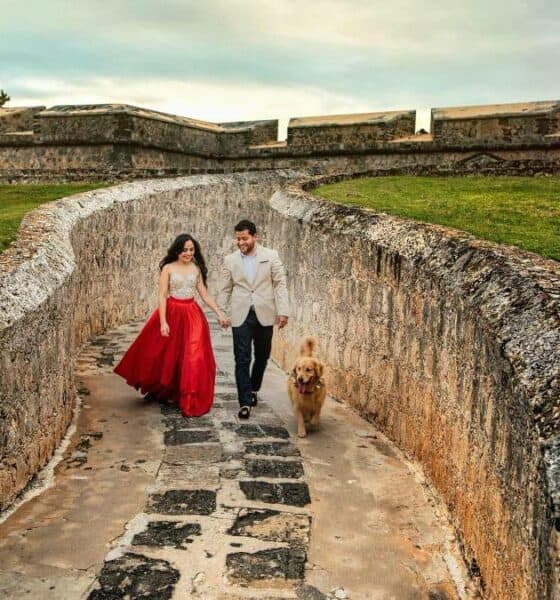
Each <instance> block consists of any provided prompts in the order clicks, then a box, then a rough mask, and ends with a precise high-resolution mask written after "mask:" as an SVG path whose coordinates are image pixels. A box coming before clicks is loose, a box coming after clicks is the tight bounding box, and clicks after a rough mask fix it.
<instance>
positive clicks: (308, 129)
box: [288, 111, 416, 153]
mask: <svg viewBox="0 0 560 600" xmlns="http://www.w3.org/2000/svg"><path fill="white" fill-rule="evenodd" d="M415 121H416V112H415V111H394V112H386V113H365V114H357V115H332V116H330V117H329V116H326V117H305V118H300V119H290V122H289V124H288V146H293V147H294V148H297V149H298V150H301V149H302V148H307V149H308V150H310V151H312V152H316V153H317V152H318V153H322V152H325V151H332V150H346V149H349V148H351V149H354V150H357V149H361V150H365V149H367V148H371V147H372V146H375V145H376V144H377V143H379V142H388V141H391V140H395V139H398V138H402V137H406V136H413V135H414V127H415Z"/></svg>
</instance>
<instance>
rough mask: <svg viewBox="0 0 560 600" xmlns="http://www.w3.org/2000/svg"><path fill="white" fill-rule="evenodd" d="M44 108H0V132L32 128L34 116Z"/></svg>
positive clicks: (29, 129)
mask: <svg viewBox="0 0 560 600" xmlns="http://www.w3.org/2000/svg"><path fill="white" fill-rule="evenodd" d="M42 110H45V107H44V106H30V107H26V106H22V107H15V106H14V107H9V108H8V107H1V108H0V134H3V133H13V132H20V131H31V129H33V118H34V116H35V115H36V114H37V113H39V112H41V111H42Z"/></svg>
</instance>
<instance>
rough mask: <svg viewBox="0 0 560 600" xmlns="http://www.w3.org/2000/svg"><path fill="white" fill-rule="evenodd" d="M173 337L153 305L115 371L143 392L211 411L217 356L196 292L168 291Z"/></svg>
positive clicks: (191, 411)
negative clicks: (184, 296) (173, 293)
mask: <svg viewBox="0 0 560 600" xmlns="http://www.w3.org/2000/svg"><path fill="white" fill-rule="evenodd" d="M166 317H167V322H168V324H169V330H170V333H169V337H164V336H162V335H161V333H160V321H159V311H158V310H155V311H154V312H153V314H152V315H151V317H150V318H149V319H148V322H147V323H146V324H145V325H144V327H143V329H142V331H141V332H140V333H139V335H138V337H137V338H136V339H135V340H134V342H133V343H132V345H131V346H130V348H129V349H128V350H127V351H126V354H125V355H124V356H123V357H122V359H121V361H120V363H119V364H118V365H117V366H116V367H115V373H117V374H118V375H120V376H121V377H123V378H124V379H125V380H126V382H127V383H128V384H129V385H131V386H132V387H134V388H136V389H137V390H140V391H141V392H142V393H143V394H147V393H151V394H153V395H154V396H156V397H157V398H159V399H162V400H163V399H165V400H171V401H173V402H175V403H176V404H177V405H178V406H179V407H180V409H181V411H182V412H183V414H184V415H185V416H187V417H199V416H200V415H203V414H205V413H207V412H208V411H209V410H210V408H211V407H212V403H213V401H214V381H215V376H216V362H215V360H214V353H213V351H212V344H211V342H210V329H209V327H208V321H207V320H206V317H205V315H204V313H203V312H202V310H201V308H200V306H198V304H197V303H196V302H195V301H194V299H193V298H189V299H188V300H180V299H179V298H173V297H169V298H168V299H167V310H166Z"/></svg>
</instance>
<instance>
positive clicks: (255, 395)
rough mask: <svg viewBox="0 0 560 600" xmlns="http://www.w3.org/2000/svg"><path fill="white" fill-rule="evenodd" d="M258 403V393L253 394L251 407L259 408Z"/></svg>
mask: <svg viewBox="0 0 560 600" xmlns="http://www.w3.org/2000/svg"><path fill="white" fill-rule="evenodd" d="M258 402H259V399H258V397H257V392H251V406H257V404H258Z"/></svg>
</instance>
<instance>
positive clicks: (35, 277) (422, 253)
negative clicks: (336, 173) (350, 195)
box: [0, 171, 560, 600]
mask: <svg viewBox="0 0 560 600" xmlns="http://www.w3.org/2000/svg"><path fill="white" fill-rule="evenodd" d="M300 177H301V176H299V175H297V174H296V173H289V172H281V171H277V172H275V173H272V172H269V173H262V174H237V175H223V176H201V177H191V178H184V179H173V180H159V181H151V182H138V183H134V184H127V185H123V186H119V187H116V188H110V189H108V190H97V191H94V192H88V193H85V194H81V195H79V196H77V197H75V198H74V199H66V200H61V201H58V202H56V203H53V204H50V205H45V206H44V207H41V208H39V209H37V210H36V211H34V212H33V213H31V214H30V215H28V217H27V218H26V220H25V222H24V224H23V228H22V231H21V233H20V237H19V238H18V241H17V243H16V244H15V245H14V246H13V247H12V248H11V249H10V250H9V251H8V252H7V253H4V254H2V255H0V350H1V351H0V356H1V357H2V358H1V360H2V364H1V370H2V378H1V379H0V411H1V413H2V419H1V421H0V448H1V459H0V464H1V469H0V499H1V503H2V506H3V507H5V506H7V505H8V504H9V503H10V502H12V501H13V499H14V497H15V495H16V494H17V493H18V492H19V491H21V489H22V488H23V486H24V485H25V484H26V482H27V481H28V480H29V478H30V477H32V476H33V474H34V473H35V472H36V471H37V470H38V469H39V468H40V467H41V466H42V465H43V464H44V462H45V461H46V460H47V459H48V457H49V456H50V454H51V453H52V450H53V448H54V447H55V445H56V444H57V443H58V442H59V440H60V437H61V436H62V435H63V432H64V429H65V427H66V425H67V423H68V420H69V418H70V410H71V406H72V402H73V399H74V382H73V365H72V357H73V356H74V355H75V353H76V350H77V348H78V347H79V345H80V344H81V343H82V342H83V341H84V340H85V339H87V338H88V337H89V336H91V335H93V334H95V333H98V332H101V331H104V330H105V329H107V328H110V327H112V326H114V325H117V324H119V323H122V322H124V321H127V320H129V319H132V318H136V317H140V316H144V315H146V314H147V313H148V312H149V311H150V309H152V308H153V307H154V306H155V291H156V281H157V273H156V272H155V271H156V269H155V265H157V263H158V261H159V259H160V258H161V256H162V255H163V253H164V251H165V249H166V247H167V245H168V244H169V242H170V241H171V240H172V239H173V238H174V236H175V235H176V234H177V233H179V232H180V231H182V230H184V229H185V228H186V227H188V229H189V230H190V231H192V233H193V234H194V235H195V236H196V237H198V239H199V240H200V241H201V243H202V246H203V248H204V250H205V253H206V256H207V260H208V263H209V267H210V271H211V288H212V287H213V284H214V282H215V274H216V273H217V272H218V269H219V264H220V261H221V257H222V256H223V255H224V254H225V253H227V252H229V251H230V250H231V247H232V245H231V239H232V235H231V228H232V224H233V223H235V222H236V221H237V220H239V219H241V218H244V217H250V218H253V219H254V220H255V221H256V222H257V223H258V224H259V225H260V226H261V234H262V237H263V242H264V243H265V244H269V245H271V246H272V247H275V248H277V249H278V250H279V251H280V254H281V256H282V257H283V259H284V262H285V265H286V268H287V272H288V277H289V290H290V296H291V300H292V305H293V307H294V315H293V318H292V320H291V322H290V325H289V327H288V328H287V329H286V330H284V331H283V332H281V333H279V334H278V335H276V336H275V342H274V350H273V351H274V355H275V357H276V359H277V360H278V361H279V362H280V364H282V365H283V366H284V367H287V366H289V365H290V364H291V362H292V360H293V358H294V356H295V349H296V347H297V343H298V340H299V338H300V336H302V335H304V334H309V333H312V334H314V335H316V336H317V337H318V339H319V345H320V351H321V356H322V358H323V359H325V360H326V362H327V364H328V367H329V369H328V385H329V390H330V392H331V394H332V395H334V396H335V397H336V398H338V399H339V400H341V401H344V402H347V403H349V404H351V405H352V406H353V407H355V408H356V409H357V410H358V411H359V412H360V413H361V414H362V415H363V416H364V417H366V418H368V419H370V420H372V421H374V422H375V423H376V424H377V425H378V426H379V427H380V428H382V429H383V431H385V432H386V433H387V434H388V435H389V436H390V437H391V438H392V439H394V440H395V441H396V442H397V443H398V444H399V445H400V446H401V448H403V449H404V450H405V451H406V452H407V453H409V455H410V456H411V457H412V458H414V459H415V460H417V461H418V462H419V463H420V464H421V465H422V466H423V468H424V470H425V472H426V474H427V476H428V477H429V478H430V479H431V481H432V482H433V484H434V485H435V487H436V488H437V489H438V490H439V492H440V493H441V495H442V496H443V498H444V499H445V500H446V502H447V504H448V506H449V508H450V511H451V514H452V516H453V519H454V522H455V526H456V528H457V531H458V534H459V536H460V539H461V541H462V543H463V545H464V549H465V555H466V557H467V560H468V561H469V564H470V565H471V567H472V572H473V573H474V574H476V573H477V572H478V570H480V575H481V577H480V581H481V585H482V588H483V590H484V595H485V597H487V598H496V599H498V598H499V599H503V598H516V599H521V600H523V599H527V600H528V599H531V600H533V599H537V598H538V599H541V598H552V597H554V596H553V594H554V593H556V594H558V593H559V590H558V588H557V587H556V588H555V587H554V586H557V585H558V570H557V567H558V565H557V564H556V563H555V561H557V551H556V550H555V549H556V548H557V547H558V529H557V528H555V524H556V525H557V524H558V523H559V522H560V460H559V456H560V443H559V442H558V439H560V438H559V436H558V433H559V428H560V423H559V421H560V407H559V406H558V398H559V391H560V389H559V388H560V355H559V354H560V350H559V348H560V327H559V325H560V301H559V299H560V267H559V266H558V263H556V262H553V261H547V260H545V259H542V258H539V257H537V256H535V255H532V254H528V253H524V252H521V251H517V250H514V249H511V248H505V247H501V246H496V245H494V244H491V243H489V242H481V241H477V240H475V239H473V238H472V237H470V236H468V235H466V234H462V233H458V232H456V231H453V230H448V229H445V228H442V227H436V226H429V225H422V224H419V223H415V222H410V221H406V220H401V219H397V218H393V217H389V216H385V215H376V214H374V213H372V212H369V211H365V210H359V209H354V208H350V207H344V206H338V205H332V204H328V203H323V202H321V201H319V200H316V199H313V198H312V197H310V196H308V195H307V194H306V193H305V192H302V191H301V189H300V187H298V186H296V185H295V182H296V180H298V179H299V178H300ZM287 186H292V187H287ZM217 206H219V210H216V207H217ZM162 215H164V218H163V217H162ZM186 224H187V225H186ZM325 248H328V251H325ZM4 375H6V376H4Z"/></svg>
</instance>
